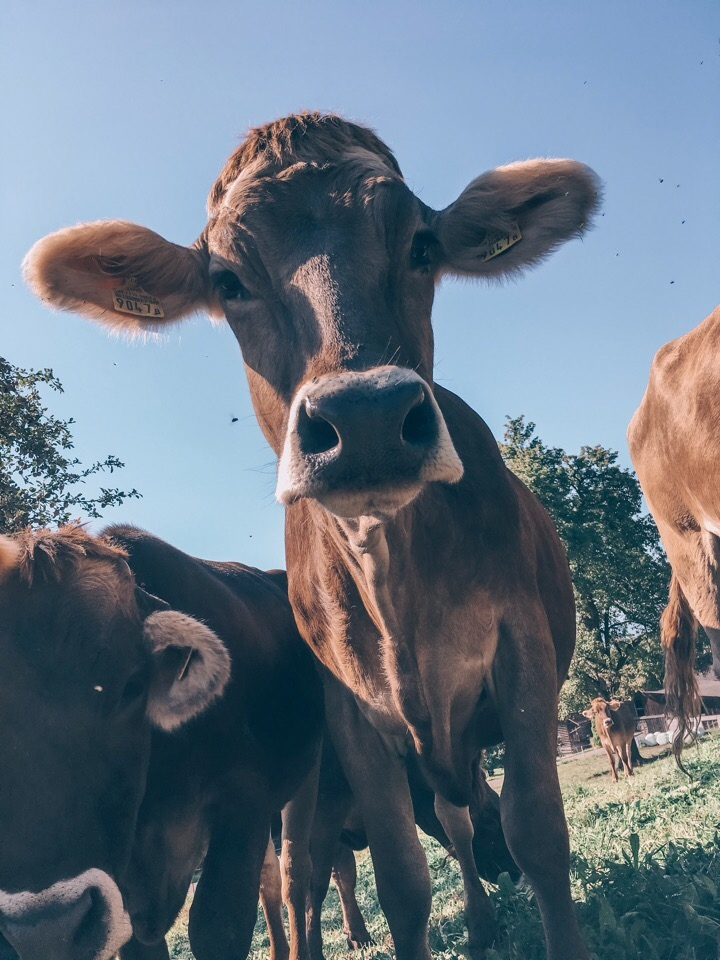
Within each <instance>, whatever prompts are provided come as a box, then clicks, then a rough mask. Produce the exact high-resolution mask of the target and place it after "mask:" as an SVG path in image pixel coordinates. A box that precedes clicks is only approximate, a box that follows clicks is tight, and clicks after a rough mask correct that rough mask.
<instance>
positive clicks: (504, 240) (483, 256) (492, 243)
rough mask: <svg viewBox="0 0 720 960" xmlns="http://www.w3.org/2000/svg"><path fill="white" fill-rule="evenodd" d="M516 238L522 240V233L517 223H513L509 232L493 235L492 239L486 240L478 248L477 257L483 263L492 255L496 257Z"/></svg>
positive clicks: (508, 247) (514, 241)
mask: <svg viewBox="0 0 720 960" xmlns="http://www.w3.org/2000/svg"><path fill="white" fill-rule="evenodd" d="M518 240H522V233H521V232H520V227H519V226H518V224H517V223H514V224H513V226H512V229H511V231H510V233H506V234H502V235H501V236H497V237H494V238H493V239H492V240H486V241H485V243H484V244H483V245H482V246H481V247H480V248H479V251H480V252H479V253H478V255H477V259H478V260H479V261H480V263H485V261H486V260H492V258H493V257H497V256H499V255H500V254H501V253H505V251H506V250H509V249H510V247H512V246H514V245H515V244H516V243H517V242H518Z"/></svg>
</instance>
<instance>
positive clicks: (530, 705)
mask: <svg viewBox="0 0 720 960" xmlns="http://www.w3.org/2000/svg"><path fill="white" fill-rule="evenodd" d="M598 200H599V183H598V179H597V177H596V175H595V174H594V173H593V172H592V171H591V170H590V169H589V168H587V167H585V166H583V165H582V164H580V163H577V162H575V161H572V160H546V159H539V160H528V161H524V162H519V163H511V164H509V165H507V166H504V167H499V168H497V169H494V170H490V171H488V172H486V173H484V174H482V175H480V176H479V177H477V178H476V179H475V180H473V181H472V182H471V183H470V184H469V185H468V186H467V187H466V189H465V190H464V191H463V192H462V193H461V194H460V196H459V197H458V198H457V199H456V200H455V201H453V202H452V203H451V204H450V205H449V206H447V207H445V208H444V209H442V210H435V209H432V208H431V207H429V206H428V205H427V204H425V203H424V202H422V201H421V200H419V199H418V197H416V196H415V195H414V194H413V193H412V192H411V191H410V189H409V188H408V186H407V184H406V183H405V181H404V179H403V176H402V173H401V171H400V167H399V165H398V163H397V160H396V159H395V157H394V156H393V154H392V152H391V151H390V149H389V148H388V147H387V146H386V145H385V144H384V143H383V142H382V141H381V140H380V139H379V138H378V137H377V136H376V135H375V134H374V133H373V132H372V131H370V130H369V129H367V128H365V127H362V126H359V125H357V124H354V123H350V122H348V121H346V120H344V119H342V118H340V117H338V116H332V115H322V114H318V113H308V114H301V115H296V116H291V117H286V118H284V119H282V120H278V121H276V122H274V123H270V124H267V125H265V126H262V127H258V128H256V129H254V130H252V131H251V132H250V133H249V134H248V136H247V137H246V138H245V140H244V142H243V143H242V144H241V145H240V146H239V147H238V149H237V150H236V151H235V152H234V153H233V154H232V156H231V157H230V158H229V160H228V161H227V163H226V164H225V166H224V167H223V169H222V171H221V173H220V175H219V177H218V179H217V181H216V182H215V184H214V186H213V188H212V190H211V192H210V197H209V201H208V213H209V218H208V223H207V227H206V228H205V230H204V231H203V233H202V235H201V236H200V237H199V238H198V240H197V241H196V243H195V244H193V246H191V247H189V248H186V247H180V246H177V245H175V244H173V243H170V242H168V241H166V240H164V239H163V238H162V237H160V236H158V235H157V234H155V233H153V232H152V231H150V230H148V229H146V228H144V227H141V226H137V225H134V224H131V223H127V222H124V221H108V222H99V223H91V224H84V225H79V226H76V227H71V228H69V229H66V230H61V231H60V232H58V233H56V234H53V235H51V236H49V237H46V238H44V239H43V240H41V241H39V243H37V244H36V245H35V247H34V248H33V249H32V250H31V252H30V254H29V255H28V258H27V262H26V268H25V269H26V276H27V279H28V281H29V282H30V284H31V285H32V287H33V289H34V290H35V291H36V293H37V294H38V295H39V296H40V297H41V298H42V299H44V300H45V301H47V302H48V303H49V304H51V305H53V306H56V307H59V308H62V309H67V310H73V311H76V312H78V313H82V314H84V315H86V316H88V317H91V318H93V319H95V320H98V321H100V322H101V323H104V324H106V325H108V326H110V327H111V328H114V329H116V330H117V329H119V330H124V331H126V332H134V331H142V330H146V329H158V328H162V327H163V326H165V325H166V324H168V323H171V322H172V321H174V320H179V319H180V318H182V317H183V316H187V315H189V314H192V313H195V312H197V311H206V312H209V313H211V314H215V315H219V316H224V317H225V318H226V319H227V322H228V323H229V324H230V326H231V328H232V330H233V331H234V333H235V335H236V337H237V339H238V342H239V344H240V347H241V350H242V354H243V359H244V362H245V369H246V371H247V376H248V382H249V385H250V393H251V396H252V400H253V404H254V408H255V411H256V414H257V417H258V421H259V423H260V426H261V428H262V429H263V431H264V433H265V436H266V438H267V440H268V442H269V443H270V445H271V446H272V448H273V449H274V451H275V453H276V454H277V457H278V481H277V487H276V496H277V499H278V500H279V501H280V502H281V503H282V504H284V505H285V507H286V511H287V512H286V548H287V570H288V580H289V592H290V599H291V602H292V605H293V609H294V612H295V616H296V619H297V622H298V625H299V628H300V631H301V633H302V635H303V637H304V639H305V641H306V642H307V643H308V645H309V646H310V647H311V648H312V650H313V651H314V652H315V654H316V655H317V657H318V659H319V660H320V662H321V664H322V668H323V678H324V684H325V698H326V706H327V710H328V717H329V720H328V725H329V727H330V729H331V733H332V736H333V740H334V744H335V747H336V749H337V752H338V755H339V757H340V760H341V763H342V765H343V769H344V772H345V775H346V776H347V778H348V781H349V783H350V786H351V788H352V791H353V794H354V796H355V797H356V799H357V800H358V802H359V804H360V807H361V810H362V818H363V822H364V824H365V828H366V831H367V837H368V840H369V844H370V849H371V852H372V856H373V863H374V867H375V875H376V879H377V888H378V895H379V898H380V902H381V905H382V908H383V911H384V913H385V915H386V917H387V919H388V923H389V926H390V930H391V933H392V936H393V940H394V943H395V948H396V953H397V957H398V960H426V958H428V957H429V946H428V917H429V912H430V878H429V873H428V867H427V862H426V859H425V856H424V853H423V851H422V847H421V846H420V842H419V840H418V836H417V831H416V829H415V822H414V817H413V812H412V802H411V797H410V790H409V787H408V778H407V769H406V763H407V757H408V755H409V752H410V751H412V752H413V754H414V755H416V756H417V758H418V762H419V763H420V764H421V765H422V768H423V772H424V775H425V776H426V778H427V780H428V782H429V783H430V785H431V787H432V789H433V792H434V793H435V797H436V799H435V810H436V813H437V816H438V819H439V820H440V822H441V824H442V825H443V828H444V830H445V832H446V834H447V836H448V838H449V839H450V841H451V843H452V845H453V848H454V850H455V852H456V855H457V857H458V860H459V863H460V867H461V870H462V875H463V881H464V885H465V908H466V917H467V922H468V928H469V949H470V952H471V954H472V956H473V957H474V958H475V960H480V958H481V957H483V956H485V952H486V949H487V947H489V946H490V944H491V943H492V941H493V939H494V936H495V926H494V919H493V911H492V907H491V904H490V901H489V899H488V897H487V894H486V893H485V890H484V888H483V886H482V883H481V882H480V880H479V878H478V875H477V870H476V867H475V862H474V859H473V855H472V839H473V826H472V819H471V816H470V813H469V809H468V805H469V803H470V801H471V798H472V784H473V763H474V761H475V758H476V757H477V755H478V753H479V751H480V750H481V749H482V748H483V747H485V746H489V745H492V744H495V743H498V742H499V741H501V740H504V741H505V742H506V745H507V762H506V767H505V784H504V788H503V794H502V817H503V826H504V829H505V833H506V836H507V842H508V846H509V848H510V851H511V853H512V855H513V857H514V859H515V860H516V861H517V863H518V865H519V866H520V868H521V869H522V870H523V872H524V873H525V875H526V876H527V877H528V879H529V881H530V882H531V883H532V885H533V888H534V890H535V894H536V897H537V902H538V904H539V906H540V910H541V913H542V918H543V924H544V928H545V934H546V939H547V944H548V957H549V960H587V956H588V954H587V950H586V948H585V946H584V945H583V943H582V941H581V938H580V935H579V931H578V926H577V921H576V918H575V913H574V909H573V903H572V898H571V895H570V883H569V876H568V874H569V845H568V836H567V827H566V824H565V818H564V814H563V808H562V800H561V796H560V789H559V785H558V778H557V771H556V767H555V751H556V737H557V698H558V690H559V687H560V684H561V683H562V681H563V679H564V678H565V676H566V674H567V670H568V666H569V663H570V658H571V656H572V651H573V647H574V641H575V609H574V603H573V595H572V588H571V584H570V575H569V570H568V565H567V560H566V557H565V554H564V552H563V549H562V546H561V544H560V542H559V540H558V537H557V534H556V532H555V530H554V528H553V526H552V523H551V522H550V520H549V518H548V516H547V514H546V512H545V511H544V509H543V508H542V507H541V506H540V504H539V503H538V501H537V500H536V499H535V497H534V496H533V495H532V494H531V493H530V491H529V490H528V489H527V488H526V487H525V486H524V485H523V484H522V483H521V482H520V481H519V480H517V479H516V478H515V477H514V476H513V475H512V474H511V473H510V472H509V471H508V470H507V468H506V467H505V466H504V464H503V462H502V459H501V457H500V454H499V452H498V447H497V444H496V442H495V440H494V438H493V437H492V435H491V433H490V431H489V430H488V428H487V426H486V425H485V423H484V422H483V421H482V420H481V419H480V417H479V416H478V415H477V414H476V413H475V412H474V411H473V410H471V409H470V408H469V407H468V406H467V405H466V404H465V403H463V401H462V400H461V399H460V398H459V397H457V396H455V395H454V394H453V393H451V392H450V391H449V390H447V389H445V388H444V387H442V386H440V385H439V384H437V383H435V382H434V379H433V363H434V355H433V333H432V326H431V310H432V303H433V298H434V293H435V285H436V282H437V281H438V280H439V279H440V278H441V277H443V276H448V275H450V276H463V277H477V278H484V279H502V278H510V277H514V276H516V275H518V274H519V273H521V272H522V271H523V270H524V269H526V268H528V267H530V266H533V265H535V264H537V263H539V262H540V261H542V260H543V259H544V258H545V257H547V256H548V255H549V254H550V253H551V252H552V251H553V250H555V249H556V248H557V247H559V246H560V245H561V244H562V243H564V242H565V241H567V240H569V239H571V238H573V237H577V236H580V235H581V234H582V233H583V231H584V230H586V229H587V228H588V226H589V225H590V221H591V218H592V216H593V214H594V212H595V211H596V209H597V206H598ZM126 289H131V290H132V292H133V293H138V292H139V291H143V292H144V293H145V294H146V295H147V296H148V297H149V298H151V299H154V300H156V301H157V303H158V304H159V306H160V308H161V309H162V311H163V317H162V318H157V317H153V316H151V315H148V316H147V319H146V318H145V317H143V315H142V314H141V313H136V312H135V311H134V310H133V311H132V312H128V313H125V312H122V310H120V309H119V308H118V307H117V305H116V302H115V301H116V297H117V296H118V293H117V292H118V291H123V290H126ZM120 299H122V295H120ZM125 299H131V300H132V299H133V298H132V297H129V298H128V297H126V298H125ZM137 302H138V303H139V304H140V303H142V301H140V300H137ZM148 302H150V301H148ZM529 744H532V749H529V748H528V745H529Z"/></svg>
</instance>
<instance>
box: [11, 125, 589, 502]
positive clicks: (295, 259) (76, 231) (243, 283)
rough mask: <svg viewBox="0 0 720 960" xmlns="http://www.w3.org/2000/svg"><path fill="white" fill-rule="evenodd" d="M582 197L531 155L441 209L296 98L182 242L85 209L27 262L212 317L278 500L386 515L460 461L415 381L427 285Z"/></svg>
mask: <svg viewBox="0 0 720 960" xmlns="http://www.w3.org/2000/svg"><path fill="white" fill-rule="evenodd" d="M597 199H598V183H597V179H596V177H595V175H594V174H593V173H592V171H590V170H588V169H587V168H586V167H583V166H582V165H580V164H577V163H574V162H572V161H568V160H533V161H528V162H525V163H517V164H511V165H509V166H506V167H501V168H498V169H496V170H493V171H490V172H489V173H485V174H483V175H482V176H480V177H478V178H477V179H476V180H474V181H473V182H472V183H471V184H470V185H469V186H468V187H467V188H466V190H465V191H464V192H463V193H462V194H461V195H460V197H459V198H458V199H457V200H456V201H455V202H454V203H452V204H451V205H450V206H449V207H447V208H446V209H444V210H442V211H439V212H438V211H435V210H432V209H431V208H429V207H427V206H426V205H425V204H424V203H422V202H421V201H420V200H418V198H417V197H415V196H414V195H413V194H412V193H411V191H410V190H409V189H408V187H407V186H406V184H405V183H404V181H403V179H402V175H401V173H400V169H399V167H398V165H397V162H396V161H395V159H394V157H393V155H392V154H391V152H390V151H389V149H388V148H387V147H386V146H385V145H384V144H383V143H382V142H381V141H380V140H378V138H377V137H375V136H374V134H372V133H371V132H370V131H368V130H366V129H364V128H362V127H358V126H356V125H354V124H350V123H347V122H346V121H344V120H341V119H340V118H338V117H328V116H320V115H317V114H308V115H304V116H300V117H289V118H287V119H285V120H281V121H277V122H276V123H274V124H269V125H268V126H266V127H263V128H259V129H257V130H255V131H252V132H251V133H250V135H249V136H248V138H247V140H246V141H245V143H244V144H243V145H242V146H241V147H240V148H239V149H238V150H237V151H236V152H235V154H233V156H232V157H231V158H230V160H229V161H228V163H227V164H226V166H225V168H224V170H223V171H222V173H221V175H220V177H219V179H218V181H217V182H216V184H215V186H214V187H213V190H212V193H211V196H210V201H209V213H210V221H209V224H208V227H207V229H206V231H205V232H204V234H203V235H202V237H201V238H200V240H199V241H198V243H197V244H196V245H195V247H194V248H192V249H191V250H183V249H182V248H179V247H176V246H175V245H173V244H169V243H167V242H166V241H164V240H162V238H160V237H158V236H157V235H155V234H152V233H151V232H150V231H148V230H143V228H140V227H135V226H133V225H132V224H126V223H122V222H110V223H105V224H103V223H100V224H89V225H85V226H81V227H76V228H71V229H70V230H65V231H61V232H60V233H58V234H54V235H52V236H51V237H47V238H45V240H43V241H40V243H39V244H37V245H36V246H35V247H34V248H33V250H32V251H31V252H30V254H29V256H28V259H27V261H26V276H27V278H28V280H29V282H30V283H31V285H32V286H33V287H34V289H35V290H36V292H37V293H38V294H39V295H40V296H41V297H42V298H43V299H45V300H48V301H50V302H51V303H53V304H54V305H56V306H59V307H62V308H66V309H73V310H77V311H79V312H82V313H85V314H87V315H89V316H91V317H94V318H97V319H99V320H100V321H102V322H104V323H109V324H111V325H113V326H116V327H122V328H125V329H142V328H143V327H147V326H150V327H152V326H158V325H162V323H164V322H167V321H169V320H172V319H175V318H177V317H179V316H182V315H183V314H187V313H191V312H193V311H195V310H198V309H206V310H210V311H211V312H215V313H222V314H224V315H225V317H226V318H227V320H228V322H229V323H230V325H231V327H232V329H233V331H234V332H235V335H236V337H237V339H238V341H239V343H240V346H241V349H242V352H243V356H244V360H245V365H246V369H247V373H248V378H249V382H250V389H251V393H252V398H253V403H254V406H255V410H256V413H257V416H258V419H259V421H260V424H261V426H262V428H263V430H264V432H265V434H266V436H267V438H268V440H269V441H270V443H271V444H272V446H273V447H274V449H275V451H276V453H277V454H278V456H279V458H280V463H279V471H278V484H277V490H276V494H277V498H278V500H280V502H282V503H285V504H291V503H293V502H294V501H296V500H298V499H300V498H303V497H304V498H309V499H311V500H315V501H316V502H318V503H320V504H321V505H323V506H324V507H325V508H326V509H328V510H329V511H331V512H332V513H334V514H336V515H337V516H340V517H346V518H355V517H358V516H361V515H370V516H376V517H380V518H386V517H388V516H392V515H393V514H394V513H395V512H396V511H397V510H398V509H400V508H401V507H402V506H403V505H405V504H407V503H409V502H410V501H411V500H413V499H414V498H415V497H416V496H417V495H418V494H419V493H420V491H421V490H422V489H423V488H424V487H425V486H426V485H427V484H428V483H431V482H438V481H440V482H446V483H453V482H456V481H457V480H459V479H460V477H461V476H462V473H463V465H462V463H461V462H460V459H459V457H458V455H457V452H456V450H455V447H454V446H453V442H452V439H451V437H450V435H449V433H448V429H447V426H446V424H445V421H444V419H443V415H442V413H441V411H440V409H439V407H438V404H437V402H436V400H435V391H434V386H433V380H432V375H433V374H432V371H433V336H432V329H431V324H430V313H431V307H432V302H433V296H434V287H435V283H436V282H437V280H438V279H439V278H440V277H441V276H442V275H443V274H446V273H450V274H457V275H463V276H477V277H487V278H493V277H498V278H499V277H509V276H512V275H514V274H516V273H518V272H519V271H521V270H522V269H524V268H525V267H527V266H530V265H532V264H534V263H536V262H538V261H539V260H541V259H543V258H544V257H545V256H546V255H547V254H548V253H550V252H551V251H552V250H553V249H554V248H555V247H557V246H558V245H559V244H560V243H562V242H564V241H565V240H567V239H568V238H570V237H572V236H574V235H577V234H578V233H579V232H581V231H582V229H583V228H584V227H585V226H586V225H587V223H588V221H589V218H590V216H591V214H592V212H593V210H594V208H595V207H596V205H597Z"/></svg>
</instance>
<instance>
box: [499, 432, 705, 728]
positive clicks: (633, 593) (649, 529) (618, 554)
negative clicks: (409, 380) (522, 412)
mask: <svg viewBox="0 0 720 960" xmlns="http://www.w3.org/2000/svg"><path fill="white" fill-rule="evenodd" d="M500 449H501V452H502V455H503V458H504V460H505V462H506V463H507V465H508V467H510V469H511V470H512V471H513V473H515V474H516V475H517V476H519V477H520V479H522V480H523V481H524V482H525V483H526V484H527V485H528V486H529V487H530V489H531V490H532V491H533V493H535V495H536V496H537V497H538V499H539V500H540V501H541V503H542V504H543V505H544V506H545V508H546V510H547V511H548V513H549V514H550V516H551V517H552V519H553V520H554V522H555V525H556V527H557V529H558V532H559V534H560V537H561V539H562V541H563V543H564V545H565V549H566V551H567V554H568V560H569V562H570V569H571V572H572V577H573V584H574V589H575V602H576V605H577V617H578V642H577V647H576V650H575V657H574V659H573V664H572V666H571V671H570V676H569V678H568V681H567V683H566V684H565V686H564V688H563V691H562V694H561V716H562V715H564V714H567V713H569V712H572V711H575V710H581V709H584V708H585V707H586V706H587V704H588V702H589V700H590V699H591V698H592V697H595V696H603V697H607V698H611V697H618V698H619V699H625V698H627V697H630V696H632V695H633V694H634V693H635V692H636V691H638V690H641V689H646V690H647V689H658V688H660V687H662V682H663V674H664V665H663V656H662V651H661V648H660V634H659V620H660V615H661V613H662V611H663V608H664V606H665V604H666V603H667V589H668V583H669V580H670V567H669V565H668V562H667V560H666V558H665V554H664V551H663V549H662V545H661V543H660V538H659V536H658V532H657V528H656V526H655V523H654V521H653V519H652V517H651V516H650V515H649V514H648V513H645V512H644V511H643V506H642V491H641V489H640V484H639V483H638V480H637V477H636V476H635V474H634V473H633V471H632V470H628V469H625V468H624V467H621V466H619V465H618V463H617V460H618V454H617V453H616V452H615V451H614V450H607V449H606V448H604V447H601V446H585V447H582V448H581V450H580V453H578V454H571V453H566V452H565V450H562V449H561V448H559V447H548V446H546V445H545V444H544V443H543V442H542V441H541V440H540V438H539V437H538V436H537V434H536V432H535V424H534V423H531V422H530V421H526V420H525V418H524V417H522V416H521V417H516V418H515V419H511V418H508V420H507V423H506V429H505V436H504V442H503V443H501V444H500ZM701 665H702V664H701Z"/></svg>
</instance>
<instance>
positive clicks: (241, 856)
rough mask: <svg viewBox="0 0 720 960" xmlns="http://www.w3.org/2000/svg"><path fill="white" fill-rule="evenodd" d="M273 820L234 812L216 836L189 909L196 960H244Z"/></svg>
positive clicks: (249, 812)
mask: <svg viewBox="0 0 720 960" xmlns="http://www.w3.org/2000/svg"><path fill="white" fill-rule="evenodd" d="M269 835H270V816H269V814H267V813H266V812H264V811H262V812H261V811H258V810H253V809H244V810H233V812H232V815H226V816H225V817H224V821H223V822H221V823H219V824H217V825H216V826H215V827H214V829H213V833H212V837H211V840H210V847H209V849H208V852H207V856H206V857H205V863H204V865H203V870H202V873H201V875H200V880H199V882H198V885H197V890H196V892H195V899H194V900H193V904H192V907H191V908H190V923H189V925H188V933H189V939H190V946H191V948H192V952H193V954H194V956H195V957H196V958H197V960H244V958H245V957H247V955H248V953H249V951H250V944H251V942H252V935H253V930H254V928H255V922H256V920H257V909H258V897H259V893H260V872H261V870H262V865H263V861H264V859H265V852H266V850H267V842H268V836H269Z"/></svg>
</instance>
